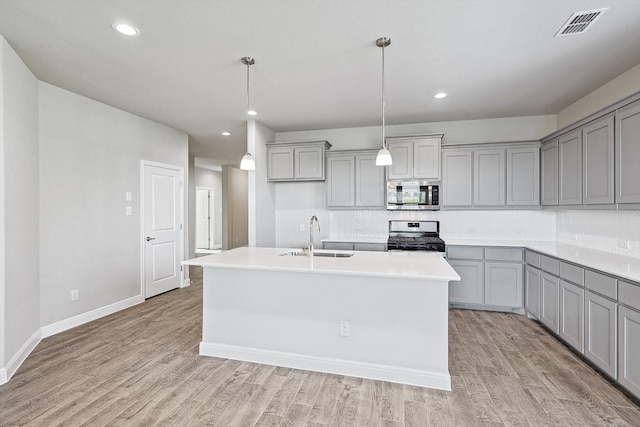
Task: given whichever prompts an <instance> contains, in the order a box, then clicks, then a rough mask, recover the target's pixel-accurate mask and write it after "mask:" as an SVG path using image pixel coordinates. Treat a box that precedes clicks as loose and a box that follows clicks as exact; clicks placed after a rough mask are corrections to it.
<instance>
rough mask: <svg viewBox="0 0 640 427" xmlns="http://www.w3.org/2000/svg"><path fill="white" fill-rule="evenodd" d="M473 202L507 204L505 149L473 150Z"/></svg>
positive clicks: (478, 204) (483, 204)
mask: <svg viewBox="0 0 640 427" xmlns="http://www.w3.org/2000/svg"><path fill="white" fill-rule="evenodd" d="M473 164H474V171H473V172H474V174H473V203H474V205H476V206H503V205H504V204H505V195H506V193H505V174H506V166H505V151H504V150H502V149H496V150H475V151H474V152H473Z"/></svg>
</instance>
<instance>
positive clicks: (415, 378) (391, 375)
mask: <svg viewBox="0 0 640 427" xmlns="http://www.w3.org/2000/svg"><path fill="white" fill-rule="evenodd" d="M200 355H201V356H210V357H221V358H224V359H235V360H242V361H244V362H253V363H262V364H265V365H276V366H282V367H286V368H294V369H303V370H306V371H317V372H327V373H330V374H338V375H347V376H350V377H359V378H369V379H373V380H382V381H389V382H394V383H400V384H408V385H415V386H419V387H428V388H436V389H439V390H447V391H450V390H451V376H450V375H449V372H447V373H446V374H445V373H440V372H431V371H424V370H418V369H409V368H402V367H398V366H389V365H378V364H372V363H362V362H354V361H351V360H343V359H331V358H327V357H316V356H308V355H305V354H296V353H285V352H278V351H271V350H263V349H257V348H250V347H238V346H232V345H225V344H216V343H208V342H201V343H200Z"/></svg>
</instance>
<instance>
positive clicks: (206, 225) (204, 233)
mask: <svg viewBox="0 0 640 427" xmlns="http://www.w3.org/2000/svg"><path fill="white" fill-rule="evenodd" d="M210 200H211V190H209V189H206V188H197V189H196V248H197V249H211V242H210V236H211V230H210V229H211V210H210V206H211V203H210Z"/></svg>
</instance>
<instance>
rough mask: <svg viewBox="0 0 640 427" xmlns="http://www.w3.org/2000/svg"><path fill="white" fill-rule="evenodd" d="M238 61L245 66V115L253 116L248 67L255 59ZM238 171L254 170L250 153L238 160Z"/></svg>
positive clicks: (248, 58) (243, 58) (246, 57)
mask: <svg viewBox="0 0 640 427" xmlns="http://www.w3.org/2000/svg"><path fill="white" fill-rule="evenodd" d="M240 61H242V63H243V64H244V65H246V66H247V115H248V116H255V115H256V114H258V113H256V112H255V111H254V110H252V109H251V102H250V100H251V98H250V97H249V67H250V66H252V65H253V64H255V63H256V61H255V59H253V58H251V57H249V56H244V57H242V58H241V59H240ZM248 130H249V117H247V132H248ZM248 138H249V135H248V133H247V142H248ZM240 169H242V170H245V171H253V170H256V161H255V159H254V158H253V156H252V155H251V153H249V152H247V154H245V155H244V156H242V160H240Z"/></svg>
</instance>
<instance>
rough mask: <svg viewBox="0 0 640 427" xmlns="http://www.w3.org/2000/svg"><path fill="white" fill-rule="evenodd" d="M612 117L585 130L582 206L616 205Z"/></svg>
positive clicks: (583, 138)
mask: <svg viewBox="0 0 640 427" xmlns="http://www.w3.org/2000/svg"><path fill="white" fill-rule="evenodd" d="M613 144H614V141H613V116H609V117H605V118H603V119H600V120H598V121H597V122H595V123H592V124H589V125H587V126H585V127H584V128H583V129H582V169H583V175H582V202H583V203H584V204H585V205H592V204H599V203H600V204H601V203H613V200H614V198H613V176H614V172H613Z"/></svg>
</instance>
